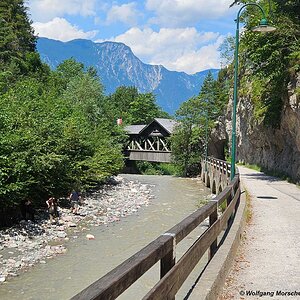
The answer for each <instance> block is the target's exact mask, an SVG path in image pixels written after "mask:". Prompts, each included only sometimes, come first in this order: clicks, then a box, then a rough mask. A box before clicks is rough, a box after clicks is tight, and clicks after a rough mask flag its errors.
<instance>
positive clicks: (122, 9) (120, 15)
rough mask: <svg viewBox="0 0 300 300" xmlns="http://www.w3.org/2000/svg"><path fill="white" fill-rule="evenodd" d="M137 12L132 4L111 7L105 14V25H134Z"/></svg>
mask: <svg viewBox="0 0 300 300" xmlns="http://www.w3.org/2000/svg"><path fill="white" fill-rule="evenodd" d="M138 14H139V13H138V11H137V9H136V4H135V3H134V2H131V3H127V4H122V5H120V6H118V5H113V6H112V7H111V9H110V10H109V11H108V13H107V19H106V21H107V23H108V24H111V23H114V22H118V21H120V22H123V23H125V24H130V25H135V24H136V22H137V17H138Z"/></svg>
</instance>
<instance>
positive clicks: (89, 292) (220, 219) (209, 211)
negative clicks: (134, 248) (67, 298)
mask: <svg viewBox="0 0 300 300" xmlns="http://www.w3.org/2000/svg"><path fill="white" fill-rule="evenodd" d="M215 163H216V161H215V160H213V161H207V164H215ZM223 163H224V162H222V165H223ZM216 165H218V166H219V165H220V164H219V163H218V164H216ZM226 168H227V167H226ZM222 169H223V168H222ZM227 170H228V168H227ZM227 173H228V176H229V174H230V172H227ZM239 199H240V182H239V176H238V174H237V175H236V176H235V178H234V179H233V180H232V181H231V182H230V183H229V184H228V186H227V187H226V188H225V189H224V190H223V191H222V192H221V193H220V194H218V195H217V196H216V198H214V200H211V201H209V203H208V204H206V205H205V206H203V207H201V208H199V209H198V210H197V211H195V212H194V213H192V214H191V215H189V216H188V217H186V218H185V219H184V220H183V221H181V222H180V223H178V224H177V225H175V226H174V227H172V228H171V229H170V230H168V231H167V232H165V233H164V234H162V235H161V236H159V237H158V238H157V239H155V240H154V241H152V242H151V243H150V244H148V245H147V246H146V247H144V248H143V249H142V250H140V251H139V252H137V253H136V254H134V255H133V256H132V257H130V258H129V259H127V260H126V261H124V262H123V263H122V264H120V265H119V266H117V267H116V268H115V269H113V270H112V271H110V272H109V273H107V274H106V275H104V276H103V277H102V278H100V279H99V280H97V281H95V282H94V283H92V284H91V285H90V286H88V287H87V288H85V289H84V290H83V291H81V292H80V293H79V294H77V295H75V296H74V297H73V298H72V300H79V299H81V300H83V299H84V300H87V299H90V300H91V299H103V300H109V299H115V298H117V297H118V296H119V295H120V294H122V293H123V292H124V291H125V290H126V289H127V288H128V287H129V286H130V285H132V284H133V283H134V282H135V281H136V280H138V279H139V278H140V277H141V276H142V275H143V274H144V273H145V272H147V271H148V270H149V269H150V268H151V267H152V266H153V265H154V264H156V263H157V262H158V261H160V280H159V281H158V282H157V284H156V285H155V286H154V287H153V288H152V289H151V290H150V291H149V292H148V293H147V294H146V295H145V296H144V298H143V299H164V300H165V299H175V295H176V293H177V291H178V290H179V289H180V287H181V286H182V284H183V283H184V281H185V280H186V278H187V277H188V276H189V274H190V273H191V272H192V270H193V269H194V267H195V266H196V265H197V263H198V262H199V260H200V259H201V258H202V256H203V255H204V254H205V252H206V251H207V250H209V260H210V259H211V258H212V257H213V255H214V254H215V252H216V251H217V249H218V236H219V235H220V233H221V232H222V231H223V230H224V229H226V228H228V229H229V228H230V223H231V221H232V218H233V217H234V213H235V211H236V209H237V207H238V204H239ZM221 206H222V208H223V209H222V211H223V212H222V214H220V211H221V209H220V207H221ZM225 207H226V208H225ZM206 218H209V227H208V228H207V229H206V230H205V231H204V233H203V234H202V235H201V236H200V237H199V238H198V239H196V241H195V242H194V243H193V245H192V246H191V247H190V248H189V249H188V250H187V251H186V252H185V254H184V255H183V256H182V257H181V258H180V259H179V260H178V261H177V262H176V253H175V252H176V250H175V249H176V245H177V244H178V243H179V242H180V241H182V240H183V239H184V238H185V237H186V236H187V235H188V234H189V233H190V232H191V231H193V230H194V229H195V228H196V227H198V226H199V225H200V224H201V223H202V222H203V221H204V220H205V219H206ZM200 280H201V279H200Z"/></svg>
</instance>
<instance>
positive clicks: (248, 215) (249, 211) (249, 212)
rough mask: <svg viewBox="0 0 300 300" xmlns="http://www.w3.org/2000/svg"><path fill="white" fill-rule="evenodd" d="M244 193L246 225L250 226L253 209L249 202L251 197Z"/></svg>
mask: <svg viewBox="0 0 300 300" xmlns="http://www.w3.org/2000/svg"><path fill="white" fill-rule="evenodd" d="M245 193H246V223H247V224H250V223H251V221H252V219H253V207H252V202H251V196H250V194H249V192H248V191H247V190H245Z"/></svg>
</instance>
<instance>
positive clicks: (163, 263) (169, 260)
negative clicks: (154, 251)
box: [160, 232, 176, 279]
mask: <svg viewBox="0 0 300 300" xmlns="http://www.w3.org/2000/svg"><path fill="white" fill-rule="evenodd" d="M163 235H169V236H172V238H173V248H172V250H171V251H169V252H168V253H167V254H166V255H165V256H164V257H163V258H162V259H161V260H160V279H161V278H163V277H164V276H165V275H166V274H167V273H168V272H169V271H170V270H171V269H172V268H173V266H174V265H175V260H176V240H175V234H174V233H169V232H166V233H164V234H163Z"/></svg>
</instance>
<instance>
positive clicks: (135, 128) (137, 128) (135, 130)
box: [124, 125, 146, 134]
mask: <svg viewBox="0 0 300 300" xmlns="http://www.w3.org/2000/svg"><path fill="white" fill-rule="evenodd" d="M145 127H146V125H127V126H125V128H124V129H125V131H126V132H127V133H128V134H139V133H140V132H141V131H142V130H143V129H144V128H145Z"/></svg>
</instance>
